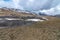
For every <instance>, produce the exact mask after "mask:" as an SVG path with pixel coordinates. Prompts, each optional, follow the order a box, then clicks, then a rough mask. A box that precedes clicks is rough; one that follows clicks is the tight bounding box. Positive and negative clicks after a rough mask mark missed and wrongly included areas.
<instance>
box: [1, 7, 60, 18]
mask: <svg viewBox="0 0 60 40" xmlns="http://www.w3.org/2000/svg"><path fill="white" fill-rule="evenodd" d="M1 10H7V11H14V12H20V13H21V12H22V13H27V14H32V15H41V16H55V17H60V14H56V15H48V14H46V13H42V12H41V11H39V10H38V11H34V10H33V11H28V10H21V9H15V8H7V7H2V8H0V11H1Z"/></svg>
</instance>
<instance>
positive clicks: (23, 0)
mask: <svg viewBox="0 0 60 40" xmlns="http://www.w3.org/2000/svg"><path fill="white" fill-rule="evenodd" d="M0 7H8V8H18V9H22V10H42V11H41V12H45V13H47V14H49V13H50V14H53V13H54V12H55V11H56V12H55V14H56V13H57V12H58V13H59V11H60V0H0Z"/></svg>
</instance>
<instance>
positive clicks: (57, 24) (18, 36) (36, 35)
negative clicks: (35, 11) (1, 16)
mask: <svg viewBox="0 0 60 40" xmlns="http://www.w3.org/2000/svg"><path fill="white" fill-rule="evenodd" d="M0 40H60V19H58V18H56V19H54V20H49V21H45V22H37V23H35V24H32V25H29V26H22V27H15V28H4V29H0Z"/></svg>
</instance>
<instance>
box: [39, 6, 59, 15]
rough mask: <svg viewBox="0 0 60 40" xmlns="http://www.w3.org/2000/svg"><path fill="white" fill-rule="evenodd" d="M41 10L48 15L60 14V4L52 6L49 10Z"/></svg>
mask: <svg viewBox="0 0 60 40" xmlns="http://www.w3.org/2000/svg"><path fill="white" fill-rule="evenodd" d="M40 12H42V13H45V14H48V15H56V14H60V5H57V6H56V7H53V8H50V9H48V10H41V11H40Z"/></svg>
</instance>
